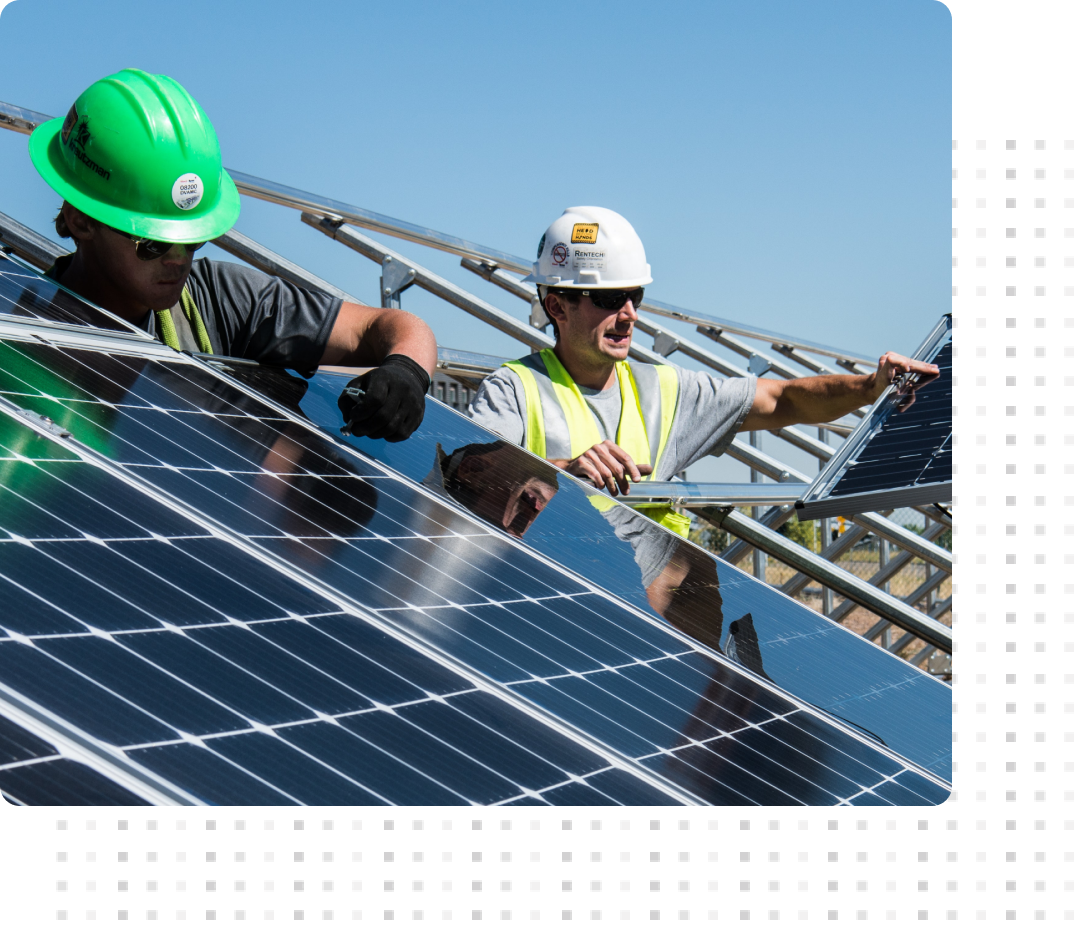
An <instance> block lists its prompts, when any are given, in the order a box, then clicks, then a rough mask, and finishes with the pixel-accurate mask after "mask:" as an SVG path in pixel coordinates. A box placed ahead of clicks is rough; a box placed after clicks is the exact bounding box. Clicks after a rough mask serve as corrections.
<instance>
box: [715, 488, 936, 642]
mask: <svg viewBox="0 0 1084 940" xmlns="http://www.w3.org/2000/svg"><path fill="white" fill-rule="evenodd" d="M698 514H699V515H702V516H703V517H704V518H708V519H710V520H711V522H712V523H713V524H715V525H717V526H718V527H719V528H720V529H724V530H725V531H727V532H730V533H731V534H733V535H736V536H737V537H738V538H740V539H743V540H744V541H746V542H749V543H750V544H751V545H753V546H754V547H756V548H759V549H761V550H762V551H765V552H768V553H769V554H771V555H774V556H775V557H776V558H779V559H781V560H782V561H784V562H785V563H786V564H788V565H790V566H791V567H792V568H794V569H795V570H796V571H801V572H802V573H803V574H807V575H809V576H810V577H812V578H813V579H815V580H816V581H819V582H820V583H821V584H823V585H826V586H827V587H830V588H831V589H832V590H833V591H836V592H837V593H838V594H842V595H843V596H844V597H846V598H849V599H850V600H853V601H855V602H856V603H859V604H861V605H862V606H863V607H865V608H867V609H869V610H872V611H873V612H874V613H876V614H879V615H880V616H881V617H883V618H884V619H885V620H888V621H889V622H891V623H894V624H896V625H897V626H899V627H902V628H903V629H904V630H906V631H907V632H908V633H913V634H914V635H915V636H917V637H919V638H920V639H923V640H925V641H926V642H927V643H930V644H932V645H934V646H936V647H937V648H938V649H940V650H945V651H946V652H948V651H951V649H952V631H951V630H950V629H949V628H948V627H946V626H945V625H944V624H942V623H939V622H938V621H936V620H934V619H933V618H931V617H927V616H926V615H925V614H922V613H920V612H919V611H917V610H915V609H914V608H913V607H911V606H910V605H908V604H907V603H905V602H904V601H903V600H901V599H900V598H897V597H893V596H892V595H891V594H887V593H886V592H884V591H880V590H878V589H877V588H875V587H873V586H872V585H870V584H868V583H867V582H865V581H863V580H862V579H861V578H859V577H857V576H856V575H853V574H851V573H850V572H849V571H844V570H843V569H842V568H839V567H837V566H836V565H834V564H832V563H831V562H830V561H827V560H826V559H824V558H822V557H821V556H820V555H817V554H814V553H813V552H811V551H809V549H807V548H803V547H802V546H801V545H799V544H797V543H796V542H792V541H791V540H790V539H788V538H787V537H786V536H784V535H780V534H779V533H778V532H776V531H774V530H772V529H769V528H768V527H767V526H764V525H761V524H760V523H759V522H757V521H755V520H753V519H750V518H749V517H748V516H746V515H744V514H743V513H740V512H728V511H725V510H718V509H714V510H713V509H706V510H700V512H699V513H698Z"/></svg>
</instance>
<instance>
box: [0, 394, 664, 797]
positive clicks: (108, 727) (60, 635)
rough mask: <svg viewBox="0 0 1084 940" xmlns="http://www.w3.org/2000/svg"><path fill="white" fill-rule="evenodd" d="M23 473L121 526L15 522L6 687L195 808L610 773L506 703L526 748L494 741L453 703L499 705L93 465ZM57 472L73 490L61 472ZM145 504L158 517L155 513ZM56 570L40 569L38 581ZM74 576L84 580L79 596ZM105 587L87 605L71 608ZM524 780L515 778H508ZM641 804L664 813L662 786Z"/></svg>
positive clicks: (0, 425) (36, 485) (44, 490)
mask: <svg viewBox="0 0 1084 940" xmlns="http://www.w3.org/2000/svg"><path fill="white" fill-rule="evenodd" d="M23 437H25V435H24V434H23V426H20V425H18V424H16V422H14V421H12V420H11V419H10V418H7V417H5V416H2V415H0V439H2V440H4V441H5V442H6V443H8V444H14V445H15V446H16V447H17V446H18V439H21V438H23ZM6 450H7V452H8V453H14V451H12V450H11V448H6ZM11 462H12V463H15V462H17V463H18V465H19V466H18V469H19V470H20V472H21V473H22V474H23V478H22V479H21V480H20V489H21V491H22V492H23V493H27V494H33V495H36V496H37V498H38V499H39V500H41V501H42V502H43V503H44V504H45V505H47V506H53V505H54V504H55V501H54V499H53V498H52V497H53V493H55V492H57V491H63V492H65V493H67V495H68V500H67V502H66V503H65V505H66V506H67V507H68V509H69V511H70V510H71V509H72V507H73V506H77V505H79V504H83V505H84V507H85V506H94V507H96V508H97V509H98V510H100V511H101V512H102V513H103V514H106V515H107V517H108V518H109V519H110V522H109V524H108V525H102V524H100V523H99V525H98V526H97V533H98V534H96V535H90V534H89V533H84V532H80V531H78V530H77V529H76V528H74V527H73V526H67V525H65V527H64V529H63V530H62V531H53V530H52V529H51V527H50V526H46V527H45V528H44V529H43V528H42V520H41V519H40V518H38V517H37V516H35V517H31V518H29V519H28V517H26V516H19V517H14V516H13V515H11V514H9V516H8V518H7V520H6V524H5V525H4V527H3V531H2V532H0V536H2V537H0V572H3V576H5V577H6V580H7V583H8V585H9V587H10V590H11V592H12V593H11V595H10V596H12V597H15V598H22V600H16V601H15V602H14V603H13V604H12V605H11V606H10V607H9V605H7V604H6V605H5V610H4V611H2V612H0V626H2V627H3V632H4V637H3V638H2V639H0V684H3V685H4V686H6V687H7V688H9V689H12V690H14V691H15V692H17V693H20V694H22V695H25V696H26V697H28V698H30V699H32V700H33V701H35V702H37V703H38V704H39V705H41V706H42V707H44V708H46V709H47V710H48V711H50V712H52V713H54V714H56V715H57V716H59V717H60V718H61V719H62V720H65V721H69V722H71V723H72V724H75V725H78V726H79V727H81V728H83V729H85V731H86V732H87V733H89V734H90V735H91V736H92V737H93V738H95V739H97V740H99V741H102V742H105V743H107V744H112V745H114V746H115V747H117V748H118V750H120V751H121V752H123V753H125V754H127V755H128V756H129V757H131V758H132V759H133V760H135V761H136V762H137V763H140V764H143V765H144V766H146V767H148V768H149V769H152V770H156V771H162V772H167V773H168V774H169V775H170V777H171V779H175V780H177V781H178V783H180V784H181V785H182V786H185V787H186V788H188V789H190V790H191V791H192V793H193V794H194V795H196V796H197V797H199V798H202V799H205V800H208V801H211V802H222V801H227V802H230V801H232V802H243V803H261V802H264V803H267V802H271V803H278V802H316V803H320V802H323V803H335V802H352V803H365V802H407V803H409V802H420V803H454V802H460V803H463V802H469V801H475V802H494V801H500V800H503V799H509V798H518V797H519V796H521V795H522V794H523V793H524V791H525V790H530V791H532V792H535V791H538V790H545V789H546V788H553V787H558V788H559V787H560V786H561V785H563V784H567V783H568V782H569V781H570V779H571V775H575V776H579V775H581V774H583V773H585V772H587V773H589V772H597V771H599V770H601V769H605V768H606V767H608V766H609V763H608V762H607V761H606V760H605V759H603V758H600V757H599V756H598V755H597V754H592V753H591V752H590V751H587V750H585V749H584V748H582V747H581V746H579V745H577V744H576V743H575V742H574V741H572V740H569V739H566V738H565V737H564V736H562V735H560V734H558V733H557V732H555V731H552V730H550V729H548V728H545V727H544V726H542V725H540V724H539V723H538V722H537V721H535V720H532V719H529V718H527V716H522V717H521V716H519V715H518V714H517V715H516V718H517V719H518V721H517V722H510V721H509V719H508V713H509V712H511V711H513V709H511V708H510V706H508V705H505V704H504V703H502V702H500V701H498V700H492V696H486V698H489V699H491V700H492V701H491V702H490V704H489V705H488V706H487V707H486V708H484V709H482V713H485V714H488V716H489V718H490V722H491V723H493V724H496V725H497V726H498V728H500V727H501V726H502V725H510V724H514V725H515V727H516V728H517V730H518V731H519V732H520V733H521V734H522V737H521V738H520V740H519V742H518V743H517V742H513V741H512V740H509V739H507V738H506V737H503V736H502V732H501V731H500V730H488V729H487V727H486V726H485V724H483V723H479V721H477V720H475V719H474V718H472V717H470V713H469V711H468V712H464V711H463V710H462V708H461V707H460V706H459V704H457V703H461V702H464V701H466V699H467V698H470V697H472V696H473V697H478V696H482V695H484V693H482V692H479V691H478V690H477V689H476V688H475V687H474V685H473V683H471V682H470V681H468V680H466V679H464V678H462V677H461V676H458V675H456V674H455V673H452V672H449V671H448V670H447V669H445V668H443V667H441V666H440V665H439V664H438V663H436V662H434V661H433V660H432V659H430V658H428V657H426V656H423V655H422V654H420V653H418V652H416V651H414V650H411V649H410V648H409V647H406V646H404V645H403V644H402V643H400V642H398V641H396V640H394V639H393V638H391V637H389V636H388V635H387V634H386V633H384V632H382V631H380V630H377V629H375V628H374V627H372V626H370V625H368V624H365V623H364V622H363V621H360V620H358V618H356V617H353V616H350V615H347V614H343V613H341V612H340V611H339V609H338V607H337V606H336V605H334V604H331V603H329V602H327V601H325V600H323V599H322V598H320V597H319V596H318V595H314V594H312V593H311V592H308V591H305V590H304V589H303V588H301V587H300V586H298V585H297V584H295V583H294V582H292V581H290V580H289V579H283V578H281V577H276V572H274V571H273V570H271V569H269V568H267V567H266V566H261V565H258V564H255V563H254V561H253V559H251V557H249V556H247V555H245V554H244V553H242V552H240V551H238V550H237V549H236V548H234V547H233V546H231V545H229V544H228V543H224V542H222V541H221V540H219V539H215V538H214V537H213V536H210V535H207V534H206V532H205V530H203V529H201V528H199V527H194V526H193V524H192V523H190V522H189V521H188V520H185V519H184V518H183V517H179V516H176V514H174V513H171V512H170V511H169V510H168V509H167V508H166V507H164V506H162V505H160V504H158V503H156V502H155V501H153V500H149V499H148V498H147V497H145V496H143V495H142V494H140V493H138V492H137V491H135V490H132V489H131V488H130V487H123V484H120V483H119V481H117V480H116V479H115V478H113V477H109V476H108V475H104V476H105V479H106V480H108V481H109V482H111V483H114V484H117V486H116V487H115V488H113V489H110V488H108V487H102V486H97V487H95V486H93V485H90V486H84V485H83V484H84V480H83V477H86V478H87V480H88V481H89V482H91V483H93V481H94V480H95V479H98V480H100V479H101V477H102V476H103V474H102V472H101V471H100V470H98V469H97V468H95V467H93V466H90V465H87V464H85V463H82V462H79V463H73V462H71V461H54V462H50V461H43V462H41V463H35V462H32V461H28V460H18V461H16V460H15V458H14V457H13V458H11ZM58 470H59V471H62V472H63V473H64V474H66V479H59V478H57V477H56V476H54V475H53V474H54V472H56V471H58ZM84 490H86V491H87V492H84ZM110 503H111V504H112V507H111V508H110ZM146 503H149V504H150V505H151V506H152V507H154V511H153V512H150V513H145V512H144V509H145V508H146V506H145V504H146ZM41 514H42V515H43V516H44V517H45V518H46V520H48V519H50V518H51V516H50V514H49V513H48V512H47V511H46V510H41ZM75 515H76V516H77V517H79V516H78V513H77V512H76V513H75ZM128 515H131V516H132V517H134V518H138V519H139V520H140V522H141V523H143V524H142V525H141V524H137V523H135V522H133V521H132V520H131V519H129V518H127V516H128ZM89 516H90V514H89V513H87V512H84V513H83V515H82V516H81V517H79V518H87V517H89ZM57 521H58V522H59V520H57ZM28 525H29V527H28ZM144 525H153V526H154V529H153V530H152V529H148V528H145V527H144ZM155 530H157V531H155ZM196 533H199V534H196ZM4 552H7V554H4ZM16 552H17V554H16ZM213 553H218V554H217V557H216V556H215V555H214V554H213ZM43 560H47V563H48V564H49V567H47V568H46V569H45V570H44V571H42V570H40V569H39V568H38V567H36V566H38V565H41V564H43V563H45V562H44V561H43ZM209 562H210V564H208V563H209ZM132 565H136V567H135V569H134V570H133V569H132V568H131V567H130V566H132ZM223 572H228V574H224V573H223ZM73 581H78V582H80V583H78V584H77V586H75V587H74V588H73ZM59 585H65V586H66V590H65V591H64V592H63V595H64V596H63V599H59V600H60V605H59V606H58V604H57V603H56V601H57V600H58V598H55V597H54V598H53V599H52V600H50V598H49V597H48V596H47V595H48V593H50V592H47V591H45V590H42V589H43V588H49V587H50V586H59ZM106 587H108V588H109V590H104V588H106ZM32 588H37V589H38V590H39V591H41V595H46V596H41V595H35V594H34V593H32V590H31V589H32ZM94 590H97V593H93V594H92V598H91V601H90V602H88V603H86V604H85V605H82V604H76V605H74V606H73V605H72V604H71V603H70V602H69V601H70V599H71V598H72V597H81V596H84V595H85V594H86V593H87V592H88V591H94ZM109 599H111V603H110V602H109ZM61 606H62V607H63V608H64V610H63V611H62V610H61V609H60V608H61ZM12 609H15V610H20V611H22V613H20V614H19V615H18V616H13V615H12V613H11V610H12ZM302 615H305V616H307V617H308V619H307V620H305V619H302ZM242 618H243V619H242ZM405 676H409V679H407V678H404V677H405ZM410 703H415V707H413V708H410V707H409V705H410ZM404 706H406V707H404ZM418 706H421V707H418ZM437 706H439V710H438V711H439V713H434V712H435V710H437ZM473 710H474V711H478V706H477V705H476V706H473ZM401 715H405V717H400V716H401ZM495 716H496V717H495ZM441 727H444V728H455V729H457V731H458V736H457V738H456V739H455V740H456V742H457V744H458V745H462V746H465V747H466V748H467V749H468V753H464V752H462V751H460V750H457V749H456V748H455V747H451V746H449V745H447V744H444V743H442V742H441V740H440V739H439V737H440V736H439V729H440V728H441ZM256 728H259V729H260V730H254V729H256ZM434 729H435V730H437V732H438V733H437V736H436V737H434V736H433V731H434ZM269 732H270V733H269ZM254 736H255V737H254ZM193 738H195V739H198V740H199V741H200V742H201V744H202V746H200V745H197V744H194V743H192V739H193ZM148 745H152V746H148ZM13 746H14V745H12V747H13ZM9 749H10V748H9ZM471 750H474V751H477V753H478V756H479V757H481V758H483V759H485V758H486V757H487V756H490V757H491V756H492V755H493V754H494V753H495V752H498V751H499V752H500V754H501V755H502V759H501V762H500V763H499V765H498V770H500V771H504V773H499V772H495V771H491V770H488V769H487V766H488V765H486V764H483V763H479V762H478V761H477V760H476V759H475V758H474V757H473V756H470V753H469V752H470V751H471ZM435 754H440V755H441V759H440V760H439V761H435V760H434V759H433V758H432V757H431V755H435ZM451 755H454V756H451ZM283 763H285V764H286V765H290V767H289V770H287V769H284V768H283V767H279V765H282V764H283ZM419 764H420V765H422V766H421V767H420V768H419V766H418V765H419ZM563 765H568V770H564V769H562V766H563ZM513 770H515V771H516V773H514V774H513V777H514V778H515V779H513V778H512V777H509V776H506V775H505V774H507V773H511V772H512V771H513ZM453 771H454V773H453ZM72 772H73V773H75V772H76V771H72ZM254 772H255V776H253V773H254ZM352 772H353V773H357V774H359V775H360V776H361V777H362V778H363V779H364V781H365V784H366V785H365V786H359V783H358V782H357V781H356V780H355V779H354V778H353V777H352V776H351V773H352ZM78 773H82V771H78ZM9 776H10V775H9ZM24 776H25V774H24ZM5 779H8V778H7V777H6V778H5ZM471 781H473V782H471ZM466 783H470V785H469V786H466V785H465V784H466ZM456 787H459V788H460V789H466V790H467V794H462V793H460V792H459V790H457V789H456ZM11 792H12V793H13V795H15V793H14V790H12V791H11ZM641 792H651V793H654V794H655V796H656V797H661V798H662V799H663V800H664V801H669V798H667V797H666V796H665V794H661V793H659V791H657V790H656V789H654V788H652V787H650V785H644V787H642V788H641ZM16 798H18V796H17V795H16ZM73 801H76V800H74V797H73ZM76 802H77V801H76Z"/></svg>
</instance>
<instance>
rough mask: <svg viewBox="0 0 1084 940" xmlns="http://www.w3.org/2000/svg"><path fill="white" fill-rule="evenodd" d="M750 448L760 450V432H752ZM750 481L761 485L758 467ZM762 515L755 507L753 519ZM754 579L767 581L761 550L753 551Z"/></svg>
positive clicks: (751, 473)
mask: <svg viewBox="0 0 1084 940" xmlns="http://www.w3.org/2000/svg"><path fill="white" fill-rule="evenodd" d="M749 446H750V447H752V448H754V449H756V450H760V432H759V431H750V432H749ZM749 479H750V480H751V481H752V482H753V483H759V482H760V473H759V471H758V470H757V469H756V467H753V468H752V469H751V470H750V471H749ZM761 515H763V513H762V512H761V509H760V507H759V506H754V507H753V518H754V519H757V520H759V519H760V517H761ZM753 577H754V578H756V579H757V580H758V581H763V580H764V579H765V571H764V552H762V551H761V550H760V549H759V548H758V549H754V550H753Z"/></svg>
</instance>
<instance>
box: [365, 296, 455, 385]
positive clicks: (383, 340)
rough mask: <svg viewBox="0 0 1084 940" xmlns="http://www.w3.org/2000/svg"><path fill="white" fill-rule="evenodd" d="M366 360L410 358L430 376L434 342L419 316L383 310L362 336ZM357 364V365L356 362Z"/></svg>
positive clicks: (435, 363) (435, 357)
mask: <svg viewBox="0 0 1084 940" xmlns="http://www.w3.org/2000/svg"><path fill="white" fill-rule="evenodd" d="M366 339H367V341H368V342H367V343H366V344H365V345H367V346H369V348H370V350H371V352H370V358H371V360H372V361H375V362H376V363H380V362H382V361H383V360H384V359H385V358H387V357H388V356H391V355H400V356H410V358H411V359H413V360H414V361H415V362H416V363H418V365H420V366H421V367H422V368H423V369H425V371H426V372H428V373H429V374H430V375H432V374H433V370H434V369H436V367H437V341H436V339H435V338H434V336H433V331H432V330H431V329H429V326H428V325H427V324H426V322H425V321H424V320H422V319H421V318H420V317H416V316H415V315H414V314H412V313H407V312H406V311H405V310H391V309H388V310H384V311H383V312H382V313H381V315H380V316H379V317H377V318H376V319H375V320H374V322H373V324H372V325H371V326H370V328H369V330H368V331H367V335H366ZM359 364H360V363H359Z"/></svg>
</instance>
